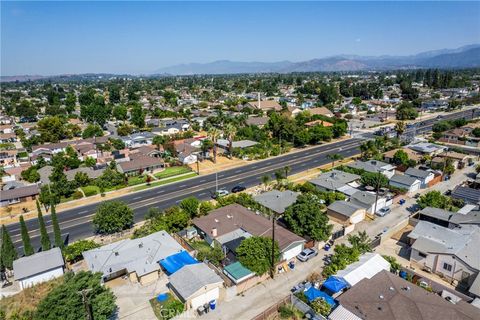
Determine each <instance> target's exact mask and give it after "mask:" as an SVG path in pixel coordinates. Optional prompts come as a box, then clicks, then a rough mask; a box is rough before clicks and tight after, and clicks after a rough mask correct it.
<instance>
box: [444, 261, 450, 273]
mask: <svg viewBox="0 0 480 320" xmlns="http://www.w3.org/2000/svg"><path fill="white" fill-rule="evenodd" d="M443 270H447V271H452V265H451V264H448V263H446V262H444V263H443Z"/></svg>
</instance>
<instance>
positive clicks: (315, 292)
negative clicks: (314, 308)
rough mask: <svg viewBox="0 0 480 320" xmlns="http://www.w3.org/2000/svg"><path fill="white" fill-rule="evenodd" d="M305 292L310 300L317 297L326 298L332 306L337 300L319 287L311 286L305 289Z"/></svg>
mask: <svg viewBox="0 0 480 320" xmlns="http://www.w3.org/2000/svg"><path fill="white" fill-rule="evenodd" d="M303 294H305V296H306V297H307V299H308V302H312V301H313V300H315V299H323V300H325V301H326V302H327V303H328V304H329V305H330V306H332V307H333V306H334V305H335V300H333V298H332V297H330V296H329V295H328V294H326V293H325V292H323V291H320V290H318V289H317V288H315V287H310V288H309V289H308V290H307V291H305V292H304V293H303Z"/></svg>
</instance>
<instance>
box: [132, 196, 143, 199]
mask: <svg viewBox="0 0 480 320" xmlns="http://www.w3.org/2000/svg"><path fill="white" fill-rule="evenodd" d="M142 198H143V197H141V196H140V197H135V198H133V199H132V200H139V199H142Z"/></svg>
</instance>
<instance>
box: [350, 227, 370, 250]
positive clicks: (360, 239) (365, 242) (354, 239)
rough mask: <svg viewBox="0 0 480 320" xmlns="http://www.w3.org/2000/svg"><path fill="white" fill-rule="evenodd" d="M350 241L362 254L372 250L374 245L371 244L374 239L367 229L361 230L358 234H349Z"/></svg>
mask: <svg viewBox="0 0 480 320" xmlns="http://www.w3.org/2000/svg"><path fill="white" fill-rule="evenodd" d="M348 242H350V244H351V245H352V246H354V247H355V248H357V249H358V250H359V251H360V253H361V254H363V253H366V252H371V251H372V247H371V245H370V243H371V242H372V240H371V239H370V237H369V236H368V234H367V232H366V231H360V232H359V233H358V234H356V235H349V236H348Z"/></svg>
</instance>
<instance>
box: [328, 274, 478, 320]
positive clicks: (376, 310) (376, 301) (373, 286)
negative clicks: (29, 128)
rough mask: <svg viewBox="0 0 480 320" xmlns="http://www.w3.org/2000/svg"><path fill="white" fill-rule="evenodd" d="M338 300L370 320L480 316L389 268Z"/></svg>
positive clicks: (469, 319)
mask: <svg viewBox="0 0 480 320" xmlns="http://www.w3.org/2000/svg"><path fill="white" fill-rule="evenodd" d="M337 300H339V302H340V304H341V305H342V306H343V307H345V308H346V309H348V310H349V311H350V312H352V313H354V314H356V315H357V316H358V317H360V318H362V319H369V320H384V319H390V320H403V319H409V320H414V319H418V320H452V319H465V320H473V319H480V310H478V309H476V308H475V307H473V306H470V305H469V304H467V303H465V302H459V303H457V304H453V303H450V302H448V301H446V300H445V299H443V298H441V297H440V296H438V295H436V294H434V293H431V292H428V291H427V290H425V289H423V288H421V287H419V286H417V285H415V284H412V283H410V282H408V281H406V280H404V279H402V278H400V277H399V276H397V275H394V274H392V273H390V272H387V271H382V272H379V273H377V274H376V275H375V276H374V277H372V278H371V279H363V280H361V281H360V282H358V283H357V284H355V285H354V286H353V287H352V288H351V289H349V290H347V291H346V292H345V293H343V294H342V295H340V296H339V297H338V298H337Z"/></svg>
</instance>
